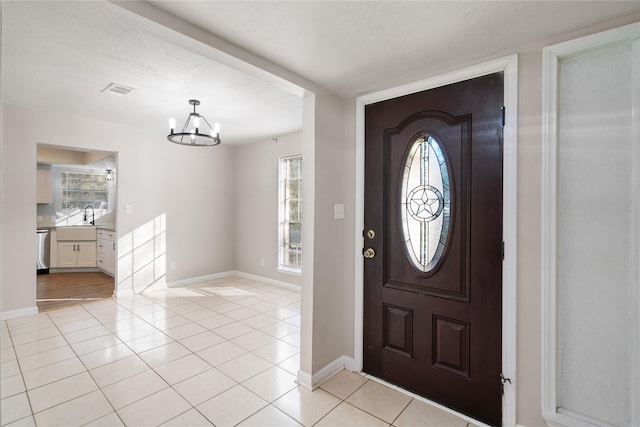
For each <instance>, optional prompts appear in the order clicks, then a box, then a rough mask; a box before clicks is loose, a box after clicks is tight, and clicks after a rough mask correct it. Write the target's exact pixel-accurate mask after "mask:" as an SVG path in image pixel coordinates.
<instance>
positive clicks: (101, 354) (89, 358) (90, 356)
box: [80, 344, 134, 369]
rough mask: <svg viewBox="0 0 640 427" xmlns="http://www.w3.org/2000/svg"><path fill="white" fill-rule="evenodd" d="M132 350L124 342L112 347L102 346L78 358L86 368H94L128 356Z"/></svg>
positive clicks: (131, 353)
mask: <svg viewBox="0 0 640 427" xmlns="http://www.w3.org/2000/svg"><path fill="white" fill-rule="evenodd" d="M133 354H134V353H133V351H131V349H130V348H129V347H127V346H126V345H125V344H117V345H114V346H113V347H107V348H103V349H101V350H96V351H93V352H91V353H87V354H83V355H81V356H80V360H81V361H82V363H84V366H85V367H86V368H87V369H94V368H97V367H99V366H102V365H106V364H107V363H112V362H115V361H117V360H120V359H124V358H126V357H129V356H133Z"/></svg>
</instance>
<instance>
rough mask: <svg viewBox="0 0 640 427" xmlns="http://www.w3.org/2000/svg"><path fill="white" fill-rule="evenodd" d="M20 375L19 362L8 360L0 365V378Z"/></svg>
mask: <svg viewBox="0 0 640 427" xmlns="http://www.w3.org/2000/svg"><path fill="white" fill-rule="evenodd" d="M19 374H20V366H18V360H17V359H13V360H8V361H6V362H2V364H0V378H2V379H5V378H7V377H12V376H14V375H19Z"/></svg>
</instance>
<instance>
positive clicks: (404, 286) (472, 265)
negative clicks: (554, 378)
mask: <svg viewBox="0 0 640 427" xmlns="http://www.w3.org/2000/svg"><path fill="white" fill-rule="evenodd" d="M502 106H503V75H502V73H496V74H492V75H488V76H483V77H479V78H475V79H472V80H467V81H463V82H459V83H455V84H452V85H448V86H444V87H440V88H436V89H431V90H428V91H425V92H421V93H417V94H412V95H408V96H404V97H401V98H396V99H392V100H388V101H384V102H380V103H377V104H372V105H369V106H367V107H366V110H365V218H364V223H365V232H364V245H365V246H364V247H365V248H366V249H369V250H365V251H364V255H365V257H366V259H365V261H364V281H365V283H364V371H365V372H367V373H370V374H372V375H374V376H376V377H379V378H382V379H384V380H386V381H388V382H390V383H393V384H397V385H399V386H401V387H403V388H405V389H408V390H411V391H413V392H415V393H417V394H419V395H422V396H425V397H427V398H429V399H432V400H434V401H436V402H439V403H441V404H443V405H445V406H448V407H450V408H452V409H454V410H456V411H459V412H461V413H464V414H467V415H469V416H470V417H473V418H475V419H478V420H480V421H483V422H485V423H488V424H491V425H500V424H501V420H502V394H501V381H500V371H501V366H502V356H501V355H502V341H501V335H502V324H501V318H502Z"/></svg>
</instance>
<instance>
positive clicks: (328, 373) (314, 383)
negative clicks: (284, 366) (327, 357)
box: [298, 356, 355, 390]
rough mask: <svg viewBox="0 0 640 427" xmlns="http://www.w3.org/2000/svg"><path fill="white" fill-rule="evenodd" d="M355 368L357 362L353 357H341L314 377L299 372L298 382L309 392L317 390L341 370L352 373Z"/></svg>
mask: <svg viewBox="0 0 640 427" xmlns="http://www.w3.org/2000/svg"><path fill="white" fill-rule="evenodd" d="M354 366H355V362H354V360H353V358H352V357H348V356H340V357H338V358H337V359H336V360H334V361H333V362H330V363H329V364H327V365H325V366H324V367H322V368H321V369H320V370H319V371H318V372H316V373H315V374H313V375H309V374H307V373H306V372H302V371H298V382H299V383H300V385H303V386H305V387H306V388H308V389H309V390H315V389H316V388H318V387H319V386H320V385H322V384H323V383H325V382H326V381H327V380H329V379H331V377H333V376H334V375H336V374H337V373H338V372H340V371H341V370H343V369H346V370H348V371H352V370H353V367H354ZM303 381H304V383H303Z"/></svg>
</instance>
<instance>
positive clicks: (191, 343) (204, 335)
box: [180, 330, 226, 353]
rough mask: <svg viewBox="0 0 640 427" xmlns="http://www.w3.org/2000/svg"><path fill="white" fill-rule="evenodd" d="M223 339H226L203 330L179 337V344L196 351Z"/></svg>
mask: <svg viewBox="0 0 640 427" xmlns="http://www.w3.org/2000/svg"><path fill="white" fill-rule="evenodd" d="M225 341H226V340H225V339H224V338H222V337H221V336H220V335H218V334H214V333H213V332H211V331H206V330H205V332H201V333H199V334H197V335H193V336H190V337H188V338H184V339H181V340H180V344H182V345H183V346H185V347H186V348H188V349H189V350H191V351H193V352H194V353H196V352H198V351H200V350H204V349H205V348H208V347H212V346H214V345H216V344H220V343H222V342H225Z"/></svg>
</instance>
